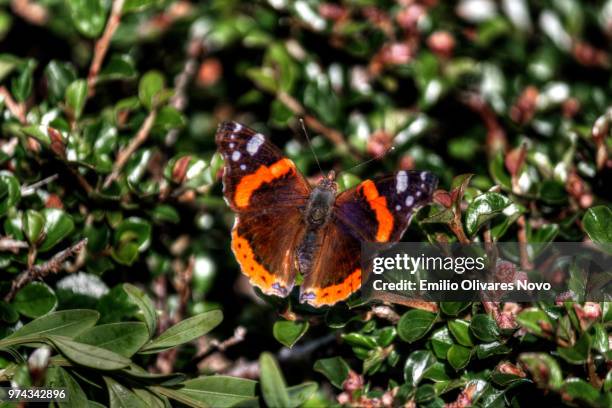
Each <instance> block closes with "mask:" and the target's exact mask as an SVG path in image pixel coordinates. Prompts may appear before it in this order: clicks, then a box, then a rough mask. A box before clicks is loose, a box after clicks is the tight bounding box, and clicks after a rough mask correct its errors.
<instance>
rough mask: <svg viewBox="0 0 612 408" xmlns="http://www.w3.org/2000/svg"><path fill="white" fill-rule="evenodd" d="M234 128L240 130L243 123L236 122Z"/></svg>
mask: <svg viewBox="0 0 612 408" xmlns="http://www.w3.org/2000/svg"><path fill="white" fill-rule="evenodd" d="M234 130H235V131H236V132H240V131H241V130H242V125H241V124H240V123H234Z"/></svg>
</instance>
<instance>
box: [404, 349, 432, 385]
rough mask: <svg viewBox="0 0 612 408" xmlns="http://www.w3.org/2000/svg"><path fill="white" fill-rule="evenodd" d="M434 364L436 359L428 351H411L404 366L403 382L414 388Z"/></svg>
mask: <svg viewBox="0 0 612 408" xmlns="http://www.w3.org/2000/svg"><path fill="white" fill-rule="evenodd" d="M435 362H436V358H435V357H434V355H433V354H431V352H430V351H427V350H416V351H413V352H412V353H410V355H409V356H408V358H407V359H406V363H405V364H404V381H406V382H407V383H409V384H412V385H413V386H416V385H417V384H418V383H419V382H420V381H421V379H422V378H423V374H424V373H425V372H426V371H427V369H428V368H429V367H430V366H431V365H432V364H434V363H435Z"/></svg>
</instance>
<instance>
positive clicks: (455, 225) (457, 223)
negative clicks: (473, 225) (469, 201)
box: [448, 209, 471, 244]
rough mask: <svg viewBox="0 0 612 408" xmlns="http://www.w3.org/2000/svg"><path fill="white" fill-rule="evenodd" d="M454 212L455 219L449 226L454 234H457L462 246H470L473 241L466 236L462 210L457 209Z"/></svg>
mask: <svg viewBox="0 0 612 408" xmlns="http://www.w3.org/2000/svg"><path fill="white" fill-rule="evenodd" d="M454 212H455V218H454V219H453V221H452V222H451V223H450V224H449V225H448V226H449V228H450V229H451V231H453V234H455V236H456V237H457V239H458V240H459V242H461V243H462V244H469V243H470V242H471V241H470V239H469V238H468V237H467V235H465V232H464V231H463V224H462V223H461V210H460V209H455V211H454Z"/></svg>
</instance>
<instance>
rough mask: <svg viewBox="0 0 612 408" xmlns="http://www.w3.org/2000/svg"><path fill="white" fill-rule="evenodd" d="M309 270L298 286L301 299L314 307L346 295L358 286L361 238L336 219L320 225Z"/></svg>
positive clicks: (330, 303)
mask: <svg viewBox="0 0 612 408" xmlns="http://www.w3.org/2000/svg"><path fill="white" fill-rule="evenodd" d="M316 245H317V247H318V248H319V250H318V251H317V253H316V255H315V257H314V259H313V262H312V267H311V269H310V271H307V273H305V276H304V281H303V282H302V285H301V286H300V301H301V302H303V303H309V304H310V305H312V306H315V307H321V306H330V305H333V304H335V303H337V302H339V301H342V300H345V299H347V298H348V297H349V296H350V295H351V294H353V293H355V292H356V291H357V290H359V288H360V287H361V275H362V273H361V256H360V253H361V242H360V241H359V239H358V238H357V237H355V236H354V235H353V234H352V232H351V231H350V230H349V228H348V227H347V226H345V225H343V224H342V223H341V222H340V221H339V220H337V219H336V220H334V219H332V220H330V221H329V222H328V223H327V225H325V226H324V227H323V230H322V231H321V233H320V235H319V242H317V243H316Z"/></svg>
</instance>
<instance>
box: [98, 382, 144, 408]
mask: <svg viewBox="0 0 612 408" xmlns="http://www.w3.org/2000/svg"><path fill="white" fill-rule="evenodd" d="M102 378H103V379H104V382H105V383H106V388H107V389H108V400H109V401H110V406H111V408H148V406H147V404H145V402H144V401H143V400H142V399H141V398H140V397H139V396H138V395H136V394H134V393H133V392H132V391H131V390H129V389H128V388H127V387H125V386H123V385H121V384H120V383H118V382H117V381H115V380H113V379H112V378H110V377H107V376H102Z"/></svg>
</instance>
